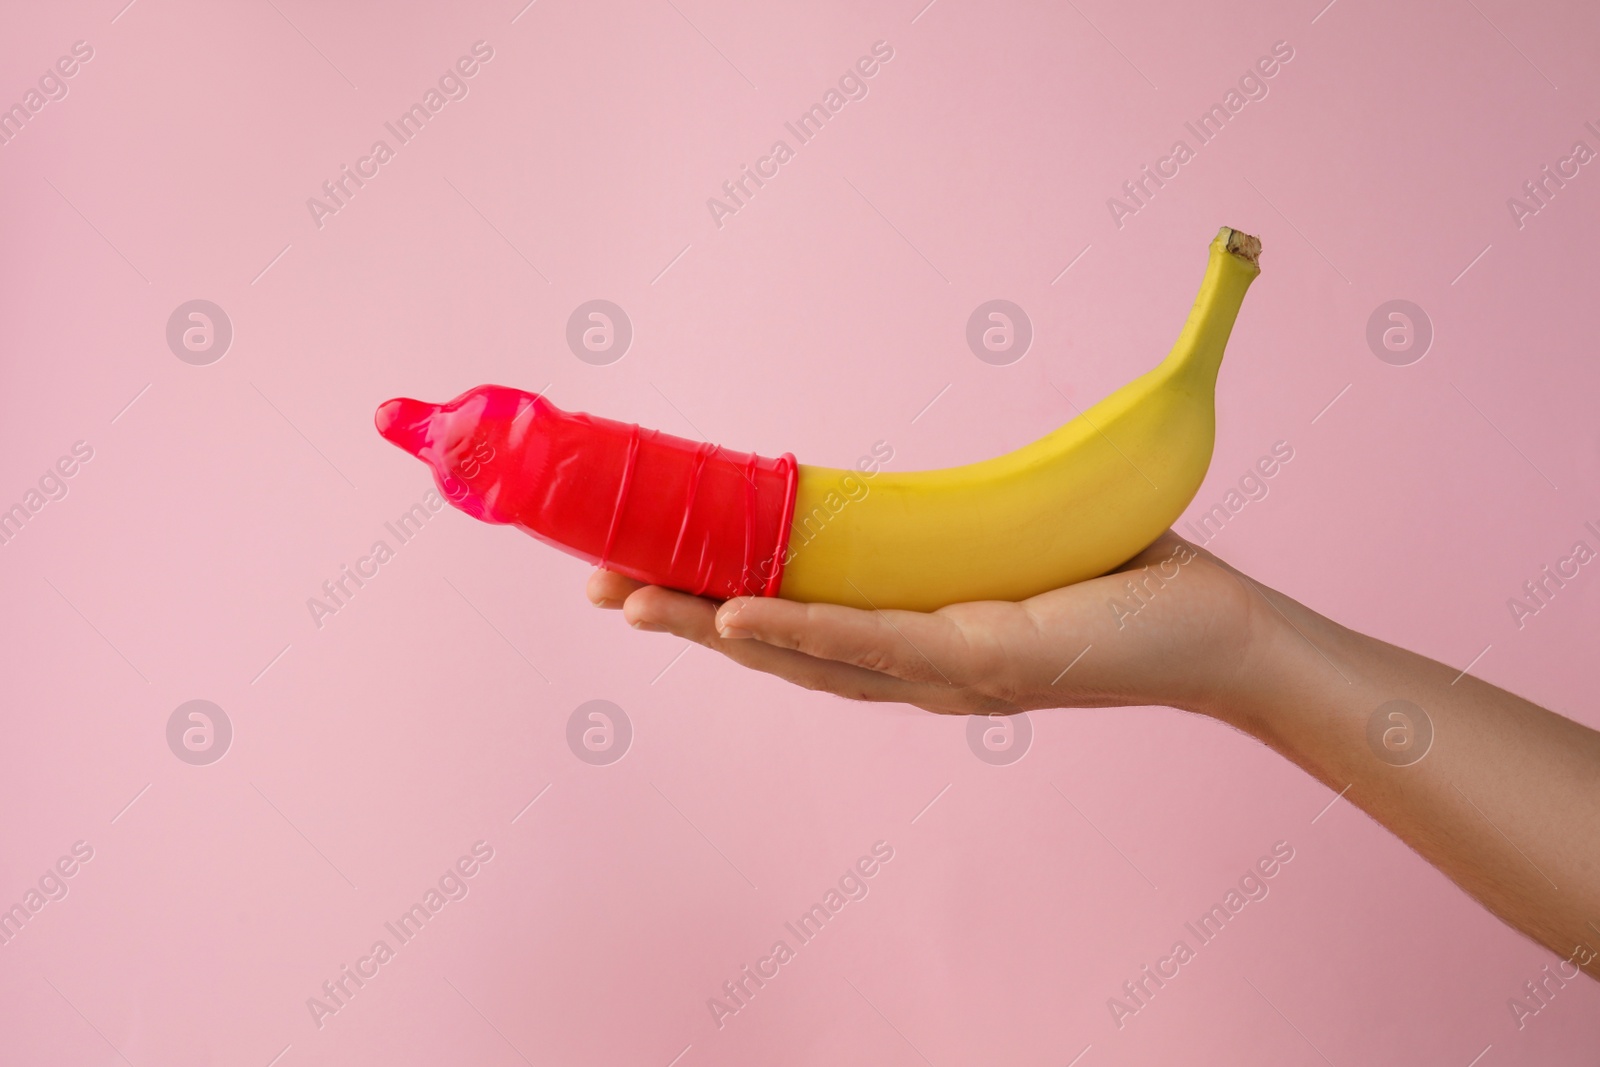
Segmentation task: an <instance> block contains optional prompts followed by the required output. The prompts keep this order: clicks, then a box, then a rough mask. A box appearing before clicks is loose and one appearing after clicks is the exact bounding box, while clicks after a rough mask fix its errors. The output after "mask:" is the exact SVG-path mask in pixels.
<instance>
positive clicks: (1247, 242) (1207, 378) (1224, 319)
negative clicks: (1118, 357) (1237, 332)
mask: <svg viewBox="0 0 1600 1067" xmlns="http://www.w3.org/2000/svg"><path fill="white" fill-rule="evenodd" d="M1260 258H1261V241H1260V239H1259V238H1256V237H1252V236H1251V235H1249V234H1247V233H1243V232H1241V231H1239V230H1235V229H1232V228H1231V227H1228V226H1224V227H1222V229H1220V230H1218V231H1217V236H1216V239H1215V240H1213V241H1212V242H1211V258H1210V260H1209V261H1208V262H1207V264H1206V275H1205V278H1204V279H1203V280H1202V281H1201V283H1200V292H1199V294H1198V295H1197V296H1196V297H1195V300H1194V307H1193V308H1191V309H1190V311H1189V318H1188V320H1187V321H1186V322H1184V324H1183V332H1182V333H1180V334H1179V335H1178V343H1177V344H1175V345H1174V346H1173V348H1172V352H1171V354H1169V355H1168V356H1167V358H1166V360H1165V361H1164V362H1163V363H1162V369H1163V370H1166V371H1168V372H1169V373H1170V374H1172V375H1173V376H1174V377H1181V378H1182V379H1184V380H1185V382H1186V384H1188V385H1190V386H1191V387H1192V388H1194V389H1196V390H1199V391H1201V392H1203V393H1204V394H1205V395H1208V396H1209V395H1210V394H1211V392H1212V391H1213V390H1214V389H1215V388H1216V384H1217V370H1218V368H1219V367H1221V365H1222V353H1223V351H1224V350H1225V349H1226V348H1227V345H1228V335H1229V334H1231V333H1232V332H1233V322H1234V319H1236V318H1237V317H1238V315H1239V307H1240V305H1241V304H1243V303H1244V294H1245V292H1246V291H1247V290H1249V288H1250V283H1251V282H1253V281H1255V278H1256V275H1258V274H1260V273H1261V264H1260Z"/></svg>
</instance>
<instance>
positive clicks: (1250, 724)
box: [588, 532, 1600, 979]
mask: <svg viewBox="0 0 1600 1067" xmlns="http://www.w3.org/2000/svg"><path fill="white" fill-rule="evenodd" d="M1130 581H1133V582H1135V586H1134V591H1133V592H1132V593H1130V589H1129V586H1128V584H1127V583H1129V582H1130ZM588 595H589V599H590V600H591V601H592V602H593V603H595V604H597V605H599V606H600V607H605V608H619V609H621V611H622V613H623V616H624V618H625V619H626V620H627V621H628V622H629V623H630V624H631V625H633V626H634V627H636V628H638V629H642V630H657V631H665V632H670V633H673V634H676V635H677V636H679V637H682V638H684V639H686V640H690V641H695V642H698V643H699V644H702V645H705V646H706V647H708V648H711V649H714V650H715V651H717V652H720V653H722V654H723V655H725V656H727V657H728V658H729V659H731V660H733V661H734V662H735V663H738V664H741V665H743V666H745V667H749V668H752V669H754V670H758V671H764V672H766V673H768V674H774V675H777V676H778V677H780V678H783V679H786V680H787V681H790V682H793V683H794V684H796V685H800V686H804V687H805V688H807V689H818V690H825V691H827V692H830V693H836V694H838V695H839V696H843V697H848V698H850V699H853V700H867V701H892V702H900V703H905V704H911V705H914V706H916V707H919V708H922V709H924V710H926V711H931V712H938V713H942V714H958V715H959V714H985V713H994V712H1000V713H1008V712H1016V711H1031V710H1036V709H1044V708H1083V707H1121V706H1146V705H1166V706H1169V707H1174V708H1179V709H1182V710H1184V711H1189V712H1193V713H1195V714H1198V715H1204V716H1208V717H1210V718H1213V719H1216V720H1218V721H1220V722H1224V723H1227V724H1228V725H1230V726H1233V727H1235V728H1237V729H1239V730H1242V731H1244V732H1245V733H1248V734H1250V735H1252V736H1254V737H1256V738H1257V739H1259V740H1260V741H1262V742H1264V743H1265V744H1267V745H1269V746H1271V747H1272V748H1273V749H1275V750H1276V751H1278V752H1279V753H1280V754H1282V755H1283V756H1285V757H1287V758H1288V759H1290V760H1293V761H1294V762H1295V763H1296V764H1298V765H1299V766H1300V767H1302V768H1303V769H1304V770H1306V771H1307V772H1308V773H1310V774H1311V775H1313V776H1314V777H1316V778H1317V779H1319V780H1320V781H1321V782H1322V783H1323V784H1325V785H1326V786H1328V787H1329V788H1330V789H1331V790H1333V791H1334V792H1335V793H1338V792H1341V791H1342V792H1343V796H1344V799H1345V800H1347V801H1349V802H1350V803H1352V804H1355V805H1357V806H1359V807H1361V808H1362V809H1363V810H1365V811H1366V812H1367V813H1368V814H1369V815H1371V816H1372V817H1373V818H1374V819H1376V820H1377V821H1378V822H1380V823H1382V824H1383V825H1384V826H1386V827H1388V829H1389V830H1390V831H1391V832H1393V833H1394V834H1395V835H1396V836H1397V837H1399V838H1400V839H1401V840H1402V841H1404V842H1405V843H1406V844H1408V845H1410V846H1411V848H1413V849H1414V850H1415V851H1416V852H1417V853H1418V854H1419V855H1421V856H1422V857H1423V858H1424V859H1426V860H1427V861H1428V862H1430V863H1432V864H1433V865H1434V866H1436V867H1438V868H1439V869H1440V870H1441V871H1443V872H1444V873H1445V874H1446V875H1447V876H1448V877H1449V878H1451V879H1452V880H1453V881H1454V882H1455V883H1456V884H1457V885H1459V886H1460V887H1461V888H1462V889H1464V890H1466V891H1467V892H1468V893H1470V894H1471V895H1472V896H1473V897H1475V898H1476V899H1477V900H1478V901H1480V902H1481V903H1482V904H1483V905H1484V906H1485V907H1486V908H1488V909H1489V910H1490V911H1491V912H1493V913H1494V914H1495V915H1497V916H1499V917H1500V918H1501V919H1502V920H1504V921H1505V922H1506V923H1508V924H1510V925H1511V926H1513V927H1515V928H1516V929H1518V930H1520V931H1522V932H1523V933H1524V934H1526V935H1527V936H1529V937H1530V938H1532V939H1534V940H1535V941H1537V942H1539V943H1540V944H1542V945H1544V946H1545V947H1546V948H1548V949H1550V950H1551V951H1552V952H1554V953H1555V954H1556V955H1557V956H1559V957H1560V958H1561V960H1562V961H1570V963H1563V964H1561V965H1560V966H1559V969H1558V970H1557V972H1556V973H1559V974H1562V975H1565V976H1572V973H1573V970H1574V968H1581V969H1582V970H1583V971H1584V972H1585V973H1587V974H1588V975H1589V976H1590V977H1591V978H1596V979H1600V733H1597V732H1596V731H1594V730H1591V729H1589V728H1588V727H1585V726H1582V725H1580V724H1578V723H1576V722H1573V721H1572V720H1571V719H1567V718H1563V717H1562V716H1560V715H1557V714H1555V713H1554V712H1551V711H1548V710H1546V709H1544V708H1541V707H1539V706H1537V705H1535V704H1532V703H1530V702H1528V701H1526V700H1523V699H1522V698H1521V697H1518V696H1516V695H1514V694H1512V693H1508V692H1506V691H1505V690H1503V689H1499V688H1496V687H1495V686H1492V685H1490V684H1488V683H1487V682H1484V681H1481V680H1479V679H1477V678H1474V677H1472V676H1471V675H1463V674H1461V672H1460V671H1459V670H1457V669H1455V668H1451V667H1448V666H1446V665H1445V664H1442V663H1438V662H1435V661H1433V660H1430V659H1426V658H1424V657H1422V656H1419V655H1416V654H1415V653H1412V652H1407V651H1406V650H1405V649H1402V648H1397V647H1395V646H1394V645H1390V644H1386V643H1385V642H1382V641H1379V640H1376V639H1375V638H1371V637H1367V636H1365V635H1363V634H1359V633H1356V632H1355V631H1353V630H1350V629H1347V628H1346V627H1343V626H1341V625H1339V624H1338V623H1336V622H1333V621H1332V620H1330V619H1327V618H1325V617H1323V616H1321V615H1319V614H1317V613H1316V612H1314V611H1312V610H1311V609H1310V608H1307V607H1305V606H1304V605H1302V604H1299V603H1296V602H1295V601H1293V600H1291V599H1290V598H1288V597H1286V596H1284V595H1283V594H1281V593H1278V592H1276V591H1274V590H1271V589H1268V588H1266V587H1265V586H1262V585H1261V584H1260V583H1258V582H1255V581H1254V580H1253V579H1250V578H1248V577H1246V576H1245V575H1244V574H1242V573H1240V572H1239V571H1238V570H1236V569H1234V568H1233V567H1230V566H1228V565H1227V564H1226V563H1223V562H1222V561H1221V560H1219V559H1217V558H1216V557H1215V556H1213V555H1212V554H1211V553H1209V552H1207V551H1205V550H1204V549H1201V548H1198V547H1197V546H1194V545H1191V544H1190V543H1189V542H1187V541H1184V540H1183V539H1182V538H1180V537H1178V536H1177V535H1176V534H1173V533H1171V532H1168V533H1167V534H1165V535H1163V536H1162V537H1161V538H1160V539H1159V540H1158V541H1156V543H1155V544H1153V545H1151V546H1150V547H1149V548H1148V549H1146V550H1145V551H1144V552H1143V553H1142V554H1140V555H1139V556H1138V557H1136V558H1135V559H1133V560H1132V561H1130V562H1129V563H1128V564H1126V565H1125V566H1124V567H1123V568H1121V569H1120V570H1119V571H1117V572H1114V573H1112V574H1108V575H1106V576H1104V577H1101V578H1095V579H1091V580H1090V581H1086V582H1081V583H1079V584H1077V585H1072V586H1067V587H1065V588H1062V589H1055V590H1052V591H1050V592H1047V593H1043V594H1041V595H1039V596H1036V597H1033V598H1032V599H1030V600H1025V601H1021V602H1019V603H1007V602H999V601H991V602H982V603H972V604H954V605H951V606H950V607H947V608H942V609H940V610H939V611H935V612H932V613H928V614H924V613H920V612H911V611H861V610H857V609H854V608H846V607H840V606H837V605H832V604H801V603H796V602H793V601H788V600H782V599H777V598H765V597H742V598H738V599H734V600H729V601H726V602H723V603H721V604H719V603H717V602H715V601H712V600H706V599H703V598H701V597H695V596H690V595H688V594H686V593H680V592H675V591H673V590H669V589H664V588H661V587H659V586H650V585H644V584H642V583H640V582H636V581H634V580H632V579H630V578H626V577H624V576H622V575H620V574H615V573H613V572H610V571H605V570H598V571H596V572H595V573H594V574H593V575H592V576H591V577H590V579H589V584H588ZM1113 601H1115V602H1118V603H1121V604H1123V605H1125V607H1124V608H1123V609H1122V610H1121V611H1118V610H1116V609H1113V608H1112V607H1110V603H1111V602H1113ZM1141 603H1142V604H1143V606H1142V607H1140V608H1139V609H1138V610H1137V612H1132V611H1131V610H1130V609H1131V608H1132V607H1133V606H1135V605H1138V604H1141ZM1085 649H1087V651H1084V650H1085ZM1080 653H1081V656H1080ZM1069 665H1070V669H1068V668H1069ZM1063 671H1065V673H1063ZM1393 700H1405V701H1410V702H1411V703H1413V704H1415V705H1417V706H1419V707H1421V708H1422V709H1424V710H1425V712H1426V715H1427V717H1428V719H1429V720H1430V721H1431V723H1432V732H1433V738H1432V742H1431V745H1430V746H1429V747H1427V748H1426V750H1425V755H1422V757H1421V758H1420V759H1416V760H1415V762H1409V763H1406V761H1407V760H1411V759H1413V758H1414V757H1415V756H1416V754H1417V752H1418V751H1419V747H1418V746H1419V745H1420V742H1419V738H1420V737H1421V736H1422V728H1421V727H1420V726H1419V724H1418V723H1416V722H1415V721H1413V720H1415V719H1416V716H1415V715H1414V714H1412V715H1410V717H1409V718H1406V719H1392V718H1391V717H1390V716H1389V715H1388V713H1387V712H1385V713H1383V714H1381V715H1379V718H1380V719H1381V720H1382V723H1381V724H1380V727H1379V729H1378V730H1377V731H1376V733H1377V735H1378V737H1379V738H1380V739H1379V740H1378V741H1377V742H1376V744H1377V745H1378V746H1379V747H1378V748H1376V749H1375V748H1374V742H1373V741H1371V740H1369V722H1370V720H1372V719H1373V718H1374V715H1375V713H1376V712H1377V710H1378V709H1379V707H1380V706H1381V705H1385V704H1387V703H1388V702H1390V701H1393ZM1402 710H1404V709H1402ZM1408 746H1410V747H1408ZM1380 752H1383V753H1385V754H1387V756H1388V758H1384V755H1380ZM1397 764H1403V765H1397ZM1347 787H1348V788H1347Z"/></svg>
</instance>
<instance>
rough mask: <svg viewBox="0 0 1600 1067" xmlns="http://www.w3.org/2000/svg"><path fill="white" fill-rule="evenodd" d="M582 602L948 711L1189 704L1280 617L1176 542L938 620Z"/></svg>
mask: <svg viewBox="0 0 1600 1067" xmlns="http://www.w3.org/2000/svg"><path fill="white" fill-rule="evenodd" d="M588 595H589V599H590V600H591V601H593V602H594V603H595V604H597V605H599V606H601V607H607V608H620V609H622V612H623V616H624V617H625V618H626V619H627V620H628V622H629V623H631V624H632V625H633V626H635V627H637V628H639V629H643V630H658V631H666V632H670V633H674V634H677V635H678V636H679V637H682V638H685V639H687V640H690V641H695V642H698V643H700V644H703V645H705V646H707V647H708V648H712V649H715V650H716V651H718V652H721V653H722V654H723V655H725V656H727V657H728V658H729V659H732V660H733V661H734V662H736V663H740V664H742V665H744V666H746V667H750V668H752V669H754V670H759V671H765V672H766V673H768V674H775V675H777V676H778V677H780V678H784V679H786V680H788V681H790V682H793V683H794V684H796V685H800V686H804V687H805V688H807V689H822V690H826V691H828V692H832V693H836V694H838V695H840V696H843V697H848V698H850V699H853V700H874V701H897V702H901V703H906V704H912V705H915V706H917V707H919V708H923V709H925V710H927V711H934V712H943V713H954V714H967V713H993V712H1016V711H1026V710H1030V709H1034V708H1053V707H1110V706H1119V705H1129V704H1171V705H1174V706H1177V707H1193V706H1195V705H1196V704H1197V703H1199V702H1202V701H1204V700H1205V699H1207V698H1208V697H1209V696H1210V695H1211V694H1213V693H1215V692H1217V691H1220V690H1222V689H1224V688H1225V687H1226V685H1227V683H1228V682H1229V680H1230V679H1233V678H1235V677H1238V675H1239V672H1240V671H1241V669H1242V668H1243V667H1244V665H1245V663H1246V661H1247V659H1248V657H1249V654H1250V646H1251V640H1250V636H1251V633H1252V631H1253V629H1254V627H1253V623H1252V620H1253V619H1254V618H1255V617H1256V616H1257V615H1258V614H1259V613H1260V612H1261V611H1271V610H1272V609H1271V607H1270V606H1269V603H1268V602H1267V601H1266V600H1265V599H1264V598H1265V594H1264V593H1261V592H1260V591H1259V589H1254V588H1252V584H1251V583H1250V579H1248V578H1246V577H1245V576H1244V575H1242V574H1240V573H1239V572H1238V571H1235V570H1234V569H1233V568H1231V567H1229V566H1228V565H1226V564H1225V563H1223V562H1222V561H1220V560H1218V559H1217V558H1216V557H1215V556H1213V555H1211V554H1210V553H1209V552H1206V551H1204V550H1203V549H1200V548H1198V547H1196V546H1195V545H1193V544H1190V543H1189V542H1188V541H1185V540H1184V539H1182V538H1181V537H1179V536H1177V535H1176V534H1174V533H1172V532H1171V531H1168V532H1167V533H1165V534H1163V535H1162V536H1161V537H1160V538H1159V539H1158V540H1157V541H1156V542H1155V543H1154V544H1152V545H1151V546H1150V547H1149V548H1147V549H1145V550H1144V551H1143V552H1141V553H1140V554H1139V555H1138V556H1136V557H1135V558H1134V559H1132V560H1130V561H1129V562H1128V563H1126V564H1125V565H1123V566H1122V567H1121V568H1119V569H1118V570H1116V571H1114V572H1112V573H1110V574H1107V575H1103V576H1102V577H1099V578H1094V579H1090V580H1089V581H1085V582H1080V583H1078V584H1076V585H1070V586H1066V587H1063V588H1061V589H1053V590H1051V591H1049V592H1047V593H1041V594H1040V595H1038V596H1035V597H1032V598H1030V599H1028V600H1023V601H1019V602H1017V603H1010V602H1005V601H980V602H975V603H969V604H952V605H950V606H948V607H945V608H941V609H939V610H938V611H934V612H929V613H923V612H915V611H895V610H886V611H863V610H859V609H856V608H847V607H841V606H838V605H835V604H801V603H796V602H794V601H789V600H783V599H779V598H768V597H739V598H736V599H733V600H729V601H726V602H724V603H722V604H720V605H719V604H718V603H717V602H716V601H712V600H707V599H705V598H703V597H696V596H691V595H689V594H687V593H681V592H677V591H675V590H671V589H665V588H662V587H660V586H651V585H644V584H642V583H640V582H637V581H634V580H633V579H631V578H626V577H623V576H622V575H620V574H616V573H614V572H611V571H606V570H598V571H596V572H595V573H594V575H593V576H591V578H590V579H589V585H588Z"/></svg>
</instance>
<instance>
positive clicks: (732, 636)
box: [717, 626, 755, 641]
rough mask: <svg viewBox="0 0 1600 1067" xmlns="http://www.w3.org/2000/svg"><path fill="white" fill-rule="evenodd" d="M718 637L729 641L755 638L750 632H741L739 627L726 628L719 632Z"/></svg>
mask: <svg viewBox="0 0 1600 1067" xmlns="http://www.w3.org/2000/svg"><path fill="white" fill-rule="evenodd" d="M717 636H718V637H721V638H723V639H724V640H727V641H737V640H739V639H741V638H747V637H754V636H755V634H753V633H751V632H750V631H749V630H741V629H739V628H738V627H737V626H724V627H723V628H722V629H720V630H718V631H717Z"/></svg>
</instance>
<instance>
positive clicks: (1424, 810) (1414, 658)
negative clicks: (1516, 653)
mask: <svg viewBox="0 0 1600 1067" xmlns="http://www.w3.org/2000/svg"><path fill="white" fill-rule="evenodd" d="M1261 592H1262V595H1263V597H1264V598H1267V599H1266V600H1264V601H1263V608H1264V609H1266V608H1267V605H1268V602H1269V601H1270V605H1272V607H1271V608H1270V609H1267V610H1264V611H1263V612H1262V613H1261V617H1262V618H1263V619H1264V620H1265V624H1264V626H1263V627H1262V631H1263V636H1262V637H1261V638H1260V639H1259V640H1258V641H1257V642H1256V643H1255V647H1256V648H1257V651H1256V652H1255V654H1254V655H1253V657H1252V661H1251V662H1250V663H1249V665H1248V667H1247V669H1246V670H1242V671H1241V672H1240V674H1239V676H1238V678H1236V679H1235V681H1234V683H1233V684H1231V685H1230V686H1228V687H1227V688H1226V689H1225V690H1224V691H1223V692H1222V693H1221V694H1220V695H1219V696H1218V698H1217V699H1216V700H1215V701H1214V702H1213V703H1212V706H1209V707H1205V708H1201V709H1197V710H1201V711H1204V712H1206V713H1208V714H1211V715H1213V716H1214V717H1216V718H1219V719H1222V720H1224V721H1227V722H1230V723H1232V724H1233V725H1235V726H1237V727H1239V728H1240V729H1243V730H1245V731H1247V732H1249V733H1251V734H1253V735H1255V736H1256V737H1258V738H1260V739H1261V740H1262V741H1264V742H1266V743H1267V744H1269V745H1271V746H1272V747H1273V748H1275V749H1277V750H1278V751H1279V752H1281V753H1283V754H1284V755H1285V756H1287V757H1288V758H1289V759H1291V760H1293V761H1294V762H1295V763H1297V764H1299V765H1300V766H1301V767H1303V768H1305V769H1306V770H1307V771H1309V772H1310V773H1311V774H1313V775H1315V776H1316V777H1318V778H1319V779H1321V780H1322V781H1323V782H1324V783H1326V784H1327V785H1328V786H1329V787H1330V788H1332V789H1334V790H1344V789H1346V787H1348V792H1347V793H1346V794H1345V796H1346V797H1347V799H1349V800H1350V801H1351V802H1352V803H1354V804H1356V805H1358V806H1360V807H1361V808H1363V809H1365V810H1366V811H1367V812H1368V814H1370V815H1371V816H1372V817H1373V818H1375V819H1377V820H1378V821H1379V822H1381V823H1382V824H1383V825H1384V826H1386V827H1388V828H1389V830H1391V831H1392V832H1393V833H1394V834H1395V835H1396V836H1398V837H1399V838H1400V839H1401V840H1403V841H1405V842H1406V843H1407V844H1408V845H1410V846H1411V847H1412V848H1413V849H1415V850H1416V851H1417V852H1418V853H1420V854H1421V855H1422V856H1423V857H1424V858H1425V859H1427V860H1428V861H1429V862H1431V863H1433V864H1434V865H1435V866H1437V867H1438V868H1439V869H1440V870H1442V871H1443V872H1444V873H1445V874H1446V875H1448V876H1449V877H1450V878H1451V879H1452V880H1454V881H1455V882H1456V883H1457V884H1458V885H1460V886H1461V887H1462V888H1463V889H1465V890H1466V891H1467V892H1468V893H1470V894H1472V895H1473V896H1474V897H1476V898H1477V899H1478V900H1479V901H1481V902H1482V903H1483V904H1484V905H1485V906H1486V907H1488V908H1489V909H1490V910H1491V911H1493V912H1494V913H1495V914H1497V915H1499V916H1500V917H1501V918H1502V919H1504V920H1505V921H1506V922H1508V923H1510V924H1511V925H1512V926H1515V927H1516V928H1517V929H1519V930H1522V931H1523V932H1524V933H1526V934H1528V935H1529V936H1530V937H1532V938H1534V939H1535V940H1537V941H1539V942H1540V943H1542V944H1544V945H1545V946H1546V947H1548V948H1550V949H1551V950H1552V951H1554V952H1556V953H1557V954H1558V955H1560V956H1561V957H1562V958H1564V959H1568V958H1570V959H1572V960H1573V963H1574V965H1576V966H1581V967H1583V969H1584V970H1586V971H1587V972H1588V973H1589V974H1590V975H1591V976H1594V977H1600V956H1597V955H1596V954H1597V953H1600V733H1596V732H1595V731H1593V730H1590V729H1588V728H1587V727H1584V726H1581V725H1579V724H1578V723H1576V722H1573V721H1572V720H1570V719H1566V718H1563V717H1561V716H1559V715H1556V714H1554V713H1552V712H1550V711H1547V710H1545V709H1544V708H1541V707H1539V706H1537V705H1535V704H1532V703H1530V702H1528V701H1526V700H1523V699H1522V698H1520V697H1518V696H1515V695H1514V694H1511V693H1507V692H1505V691H1504V690H1502V689H1498V688H1496V687H1494V686H1492V685H1489V684H1488V683H1486V682H1482V681H1479V680H1478V679H1476V678H1472V677H1470V676H1464V675H1461V674H1460V673H1459V672H1458V671H1456V670H1453V669H1451V668H1449V667H1447V666H1445V665H1444V664H1441V663H1437V662H1435V661H1433V660H1430V659H1426V658H1424V657H1422V656H1418V655H1416V654H1414V653H1411V652H1407V651H1406V650H1404V649H1401V648H1396V647H1395V646H1393V645H1389V644H1385V643H1384V642H1382V641H1378V640H1376V639H1374V638H1371V637H1366V636H1364V635H1362V634H1358V633H1355V632H1353V631H1351V630H1348V629H1346V628H1344V627H1342V626H1339V625H1337V624H1336V623H1333V622H1331V621H1329V620H1328V619H1325V618H1323V617H1322V616H1320V615H1317V614H1316V613H1315V612H1312V611H1310V610H1309V609H1307V608H1305V607H1304V606H1302V605H1300V604H1297V603H1295V602H1294V601H1292V600H1289V599H1288V598H1287V597H1283V596H1281V595H1279V594H1277V593H1274V592H1271V591H1268V590H1261ZM1430 734H1431V737H1430Z"/></svg>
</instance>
